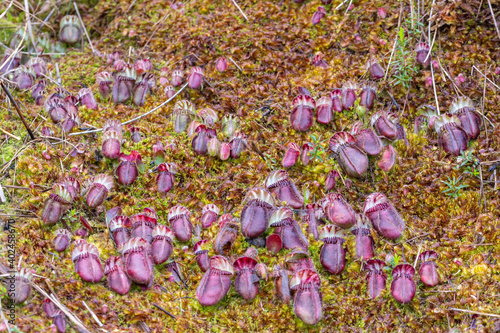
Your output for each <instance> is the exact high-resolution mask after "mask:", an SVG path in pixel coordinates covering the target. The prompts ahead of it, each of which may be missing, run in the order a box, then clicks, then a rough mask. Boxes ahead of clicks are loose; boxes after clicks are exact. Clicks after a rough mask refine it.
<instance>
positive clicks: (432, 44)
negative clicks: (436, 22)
mask: <svg viewBox="0 0 500 333" xmlns="http://www.w3.org/2000/svg"><path fill="white" fill-rule="evenodd" d="M429 24H430V22H429ZM429 29H430V28H429ZM437 32H438V28H437V27H436V31H435V32H434V38H433V39H432V43H431V47H430V48H429V52H428V53H427V57H425V60H424V62H426V61H427V59H429V57H430V56H431V53H432V47H433V46H434V42H435V41H436V35H437Z"/></svg>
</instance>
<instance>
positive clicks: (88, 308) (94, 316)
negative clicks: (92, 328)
mask: <svg viewBox="0 0 500 333" xmlns="http://www.w3.org/2000/svg"><path fill="white" fill-rule="evenodd" d="M82 303H83V305H84V306H85V308H86V309H87V310H88V311H89V312H90V315H91V316H92V318H94V320H95V322H96V323H97V325H99V326H100V327H103V326H104V325H103V324H102V323H101V321H100V320H99V318H97V316H96V314H95V313H94V311H92V310H91V309H90V307H89V306H88V305H87V303H85V301H82ZM105 332H107V331H105Z"/></svg>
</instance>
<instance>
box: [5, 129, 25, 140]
mask: <svg viewBox="0 0 500 333" xmlns="http://www.w3.org/2000/svg"><path fill="white" fill-rule="evenodd" d="M0 131H2V133H4V134H6V135H8V136H10V137H11V138H13V139H16V140H17V141H19V140H21V138H19V137H17V136H15V135H14V134H12V133H9V132H7V131H6V130H4V129H3V128H0Z"/></svg>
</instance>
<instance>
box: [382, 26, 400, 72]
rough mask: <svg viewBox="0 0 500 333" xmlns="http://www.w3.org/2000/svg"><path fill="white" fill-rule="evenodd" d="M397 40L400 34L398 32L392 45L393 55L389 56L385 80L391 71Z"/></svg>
mask: <svg viewBox="0 0 500 333" xmlns="http://www.w3.org/2000/svg"><path fill="white" fill-rule="evenodd" d="M397 42H398V36H397V34H396V38H394V45H393V46H392V52H391V56H390V57H389V63H388V64H387V69H386V71H385V76H384V80H385V79H386V78H387V74H388V73H389V68H390V67H391V61H392V56H393V55H394V51H395V50H396V44H397Z"/></svg>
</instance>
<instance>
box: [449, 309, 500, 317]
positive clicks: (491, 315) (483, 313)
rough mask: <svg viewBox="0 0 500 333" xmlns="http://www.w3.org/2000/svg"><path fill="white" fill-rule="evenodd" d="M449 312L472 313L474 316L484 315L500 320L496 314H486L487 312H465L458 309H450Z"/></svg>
mask: <svg viewBox="0 0 500 333" xmlns="http://www.w3.org/2000/svg"><path fill="white" fill-rule="evenodd" d="M449 310H453V311H458V312H465V313H472V314H477V315H482V316H490V317H495V318H500V315H497V314H494V313H486V312H479V311H472V310H465V309H457V308H449Z"/></svg>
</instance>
